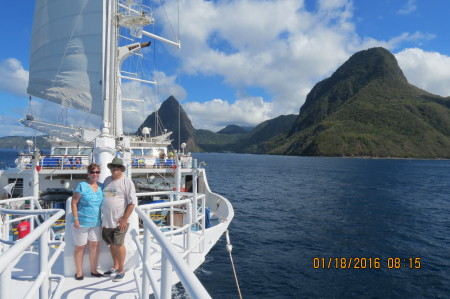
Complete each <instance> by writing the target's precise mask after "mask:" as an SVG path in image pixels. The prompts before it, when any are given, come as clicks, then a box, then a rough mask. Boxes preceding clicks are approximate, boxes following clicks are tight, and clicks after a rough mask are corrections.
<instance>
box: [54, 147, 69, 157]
mask: <svg viewBox="0 0 450 299" xmlns="http://www.w3.org/2000/svg"><path fill="white" fill-rule="evenodd" d="M65 154H66V148H64V147H57V148H55V149H54V150H53V155H56V156H63V155H65Z"/></svg>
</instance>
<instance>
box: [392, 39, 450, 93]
mask: <svg viewBox="0 0 450 299" xmlns="http://www.w3.org/2000/svg"><path fill="white" fill-rule="evenodd" d="M395 57H396V58H397V61H398V63H399V66H400V68H401V69H402V70H403V73H404V74H405V76H406V78H407V79H408V81H409V83H411V84H413V85H415V86H417V87H419V88H421V89H424V90H426V91H428V92H431V93H434V94H437V95H441V96H444V97H448V96H450V85H449V84H448V83H449V82H450V57H448V56H445V55H442V54H439V53H436V52H425V51H423V50H422V49H418V48H413V49H405V50H403V51H401V52H399V53H397V54H395Z"/></svg>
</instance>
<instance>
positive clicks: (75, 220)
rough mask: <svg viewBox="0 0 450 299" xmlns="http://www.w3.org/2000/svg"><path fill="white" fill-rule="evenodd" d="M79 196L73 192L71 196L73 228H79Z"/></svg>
mask: <svg viewBox="0 0 450 299" xmlns="http://www.w3.org/2000/svg"><path fill="white" fill-rule="evenodd" d="M80 198H81V194H80V193H78V192H74V193H73V195H72V215H73V226H74V227H75V228H79V227H80V220H79V219H78V203H79V202H80Z"/></svg>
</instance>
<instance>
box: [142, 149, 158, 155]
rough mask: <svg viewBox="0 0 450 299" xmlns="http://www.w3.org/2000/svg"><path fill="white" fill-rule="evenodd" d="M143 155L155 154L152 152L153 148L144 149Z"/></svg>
mask: <svg viewBox="0 0 450 299" xmlns="http://www.w3.org/2000/svg"><path fill="white" fill-rule="evenodd" d="M144 156H146V157H153V156H155V153H154V151H153V149H144Z"/></svg>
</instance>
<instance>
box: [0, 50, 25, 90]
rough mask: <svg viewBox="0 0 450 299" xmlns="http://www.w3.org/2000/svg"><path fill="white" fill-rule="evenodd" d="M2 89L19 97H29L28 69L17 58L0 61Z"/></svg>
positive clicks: (0, 83)
mask: <svg viewBox="0 0 450 299" xmlns="http://www.w3.org/2000/svg"><path fill="white" fill-rule="evenodd" d="M0 73H1V74H2V76H0V90H1V91H4V92H7V93H10V94H13V95H15V96H19V97H27V86H28V71H26V70H24V69H23V66H22V63H21V62H20V61H19V60H17V59H15V58H8V59H6V60H3V61H2V62H1V63H0Z"/></svg>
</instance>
